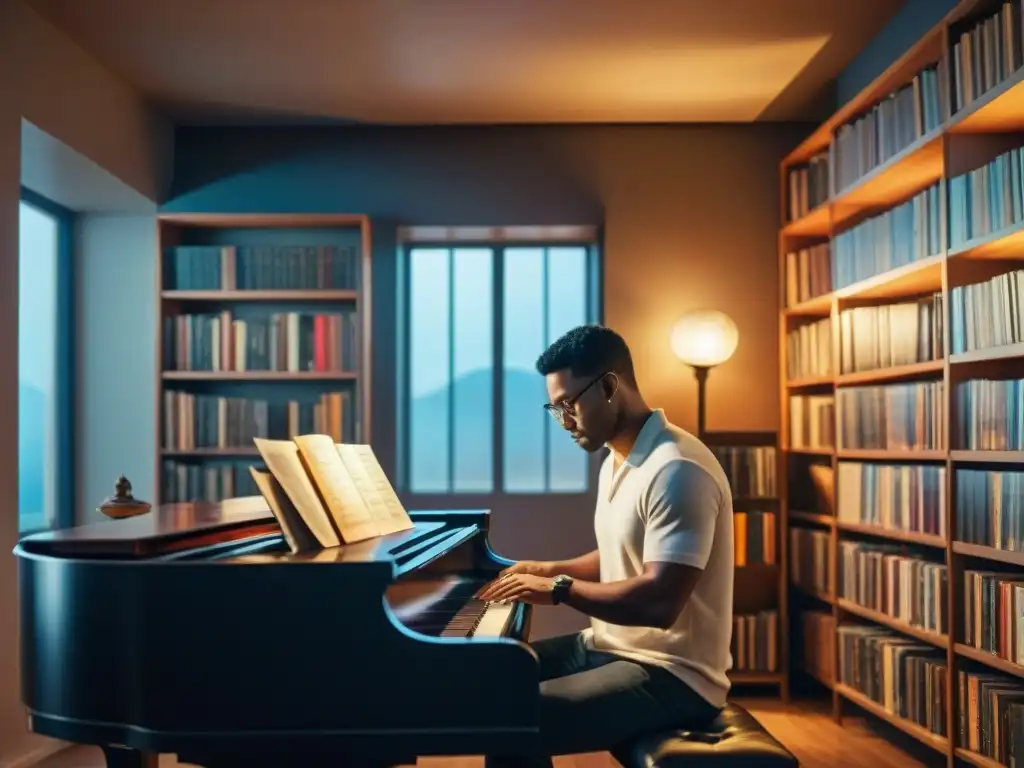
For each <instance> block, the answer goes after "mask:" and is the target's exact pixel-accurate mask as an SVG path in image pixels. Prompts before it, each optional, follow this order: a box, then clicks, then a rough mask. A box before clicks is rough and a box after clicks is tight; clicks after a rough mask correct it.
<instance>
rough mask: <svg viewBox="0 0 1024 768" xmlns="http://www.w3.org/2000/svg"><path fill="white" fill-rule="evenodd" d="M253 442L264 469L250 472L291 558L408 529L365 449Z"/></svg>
mask: <svg viewBox="0 0 1024 768" xmlns="http://www.w3.org/2000/svg"><path fill="white" fill-rule="evenodd" d="M254 442H255V443H256V449H257V450H258V451H259V452H260V456H262V457H263V461H265V462H266V464H267V469H266V470H261V469H257V468H255V467H250V468H249V472H250V473H251V474H252V477H253V479H254V480H255V481H256V485H257V487H258V488H259V489H260V493H262V494H263V498H264V499H266V501H267V504H268V505H269V506H270V509H271V511H272V512H273V513H274V516H275V517H276V518H277V520H278V522H279V523H280V525H281V530H282V532H283V533H284V537H285V540H286V541H287V542H288V546H289V547H290V548H291V549H292V551H293V552H302V551H307V550H311V549H323V548H327V547H337V546H339V545H340V544H351V543H353V542H356V541H364V540H366V539H372V538H374V537H376V536H384V535H386V534H389V533H396V532H397V531H405V530H408V529H410V528H412V527H413V524H412V520H411V519H410V518H409V514H408V513H407V512H406V511H405V508H404V507H403V506H402V502H401V501H399V499H398V495H397V494H396V493H395V489H394V488H393V487H392V486H391V483H390V482H388V478H387V476H386V475H385V474H384V470H383V469H382V468H381V466H380V463H379V462H378V461H377V457H376V456H375V455H374V453H373V449H372V448H370V446H368V445H352V444H349V443H335V442H334V440H333V439H332V438H330V437H328V436H327V435H300V436H298V437H296V438H295V439H294V440H267V439H263V438H258V437H257V438H255V439H254ZM268 470H269V471H268Z"/></svg>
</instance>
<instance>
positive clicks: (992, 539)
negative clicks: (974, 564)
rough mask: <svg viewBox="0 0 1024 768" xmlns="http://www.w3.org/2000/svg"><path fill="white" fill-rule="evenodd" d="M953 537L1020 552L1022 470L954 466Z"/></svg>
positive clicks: (1022, 549) (1022, 537)
mask: <svg viewBox="0 0 1024 768" xmlns="http://www.w3.org/2000/svg"><path fill="white" fill-rule="evenodd" d="M955 494H956V538H957V540H958V541H963V542H965V543H967V544H977V545H979V546H982V547H992V548H993V549H1001V550H1003V551H1006V552H1024V472H1020V471H1013V470H1010V471H1007V470H994V469H966V468H963V469H957V471H956V490H955Z"/></svg>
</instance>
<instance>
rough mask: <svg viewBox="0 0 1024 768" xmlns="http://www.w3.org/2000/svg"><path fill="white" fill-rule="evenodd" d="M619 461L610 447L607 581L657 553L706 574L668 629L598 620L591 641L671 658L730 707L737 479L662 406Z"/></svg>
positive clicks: (597, 522) (642, 658)
mask: <svg viewBox="0 0 1024 768" xmlns="http://www.w3.org/2000/svg"><path fill="white" fill-rule="evenodd" d="M613 461H614V458H613V456H612V455H609V456H608V457H607V458H606V459H605V461H604V464H602V466H601V474H600V480H599V481H598V500H597V511H596V514H595V517H594V528H595V531H596V533H597V547H598V551H599V552H600V555H601V581H602V582H610V581H621V580H623V579H630V578H633V577H635V576H638V575H640V574H641V573H642V572H643V569H644V563H649V562H671V563H681V564H683V565H688V566H691V567H693V568H699V569H700V570H701V571H703V573H702V574H701V576H700V579H699V580H698V582H697V585H696V587H694V590H693V593H692V594H691V596H690V599H689V600H688V601H687V603H686V606H685V607H684V608H683V610H682V612H681V613H680V614H679V617H678V618H677V619H676V622H675V624H673V625H672V627H670V628H669V629H656V628H653V627H622V626H617V625H614V624H608V623H606V622H603V621H598V620H596V619H591V626H590V628H589V629H586V630H584V637H585V639H586V642H587V646H588V647H589V648H592V649H594V650H598V651H608V652H611V653H614V654H617V655H619V656H622V657H624V658H628V659H634V660H636V661H639V662H643V663H646V664H652V665H656V666H659V667H664V668H665V669H667V670H669V671H670V672H672V673H673V674H674V675H676V676H677V677H679V678H680V679H682V680H683V682H685V683H686V684H687V685H689V686H690V687H691V688H692V689H693V690H694V691H696V692H697V693H698V694H700V695H701V696H702V697H704V698H705V699H707V701H708V702H710V703H711V704H712V705H714V706H717V707H722V706H725V699H726V694H728V692H729V678H728V677H727V676H726V672H727V671H728V670H729V669H730V667H731V666H732V656H731V652H730V644H731V642H732V596H733V520H732V493H731V491H730V489H729V480H728V478H727V477H726V475H725V472H724V471H723V470H722V467H721V465H720V464H719V463H718V460H717V459H716V458H715V456H714V454H713V453H711V451H710V449H709V448H708V447H707V446H705V445H704V444H703V443H702V442H701V441H700V440H698V439H697V438H696V437H695V436H694V435H691V434H690V433H689V432H686V431H685V430H682V429H680V428H679V427H676V426H675V425H673V424H670V423H669V422H668V421H667V420H666V419H665V414H664V412H663V411H661V410H656V411H654V413H652V414H651V416H650V418H648V420H647V421H646V423H645V424H644V426H643V428H642V429H641V430H640V434H639V435H638V436H637V439H636V442H635V443H634V444H633V449H632V450H631V451H630V453H629V456H627V457H626V460H625V461H624V462H623V463H622V465H621V466H620V467H619V470H618V472H614V467H613Z"/></svg>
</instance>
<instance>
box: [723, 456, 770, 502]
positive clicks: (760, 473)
mask: <svg viewBox="0 0 1024 768" xmlns="http://www.w3.org/2000/svg"><path fill="white" fill-rule="evenodd" d="M711 451H712V453H714V454H715V457H716V458H717V459H718V463H719V464H721V465H722V469H724V470H725V474H726V477H728V478H729V487H730V488H731V489H732V495H733V498H734V499H736V498H774V497H775V495H776V493H777V486H776V482H777V471H778V470H777V468H776V467H777V464H776V461H777V452H776V450H775V446H774V445H714V446H711Z"/></svg>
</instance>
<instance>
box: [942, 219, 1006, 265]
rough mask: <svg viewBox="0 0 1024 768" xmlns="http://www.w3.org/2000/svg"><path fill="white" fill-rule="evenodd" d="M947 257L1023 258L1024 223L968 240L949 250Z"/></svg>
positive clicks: (979, 258)
mask: <svg viewBox="0 0 1024 768" xmlns="http://www.w3.org/2000/svg"><path fill="white" fill-rule="evenodd" d="M948 258H950V259H957V260H958V261H959V260H964V259H976V260H981V259H1022V258H1024V225H1021V224H1020V223H1016V224H1012V225H1010V226H1009V227H1005V228H1003V229H1000V230H997V231H995V232H989V233H987V234H984V235H979V236H978V237H975V238H972V239H970V240H968V241H967V242H966V243H963V244H962V245H958V246H957V247H956V248H952V249H950V251H949V254H948Z"/></svg>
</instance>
